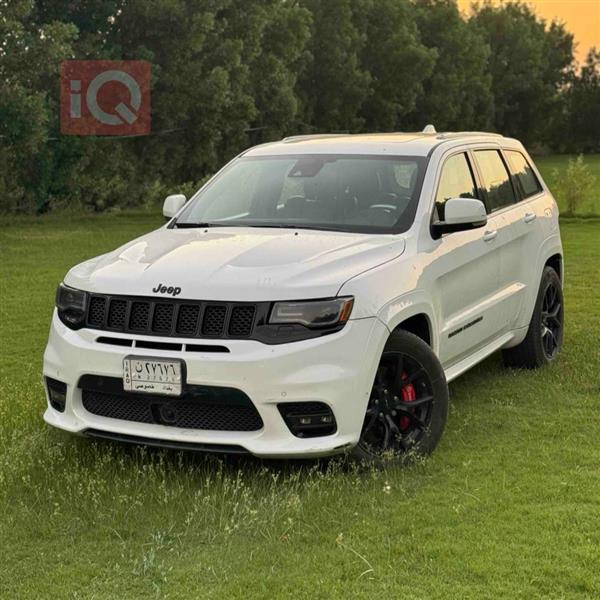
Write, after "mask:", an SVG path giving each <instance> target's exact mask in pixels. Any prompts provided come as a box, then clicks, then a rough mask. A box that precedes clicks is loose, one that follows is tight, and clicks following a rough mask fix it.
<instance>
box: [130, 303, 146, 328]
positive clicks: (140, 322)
mask: <svg viewBox="0 0 600 600" xmlns="http://www.w3.org/2000/svg"><path fill="white" fill-rule="evenodd" d="M149 313H150V304H149V303H148V302H132V303H131V315H130V316H129V327H130V328H131V329H135V330H138V331H144V330H145V329H148V315H149Z"/></svg>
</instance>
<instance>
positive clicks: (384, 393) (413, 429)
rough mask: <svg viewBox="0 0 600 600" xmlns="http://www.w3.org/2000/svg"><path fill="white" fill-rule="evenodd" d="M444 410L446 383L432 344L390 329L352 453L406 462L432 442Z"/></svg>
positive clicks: (374, 460) (361, 457)
mask: <svg viewBox="0 0 600 600" xmlns="http://www.w3.org/2000/svg"><path fill="white" fill-rule="evenodd" d="M447 414H448V385H447V384H446V377H445V375H444V370H443V369H442V365H441V364H440V362H439V360H438V359H437V357H436V355H435V354H434V353H433V351H432V350H431V348H430V347H429V346H428V345H427V344H426V343H425V342H424V341H423V340H422V339H421V338H419V337H417V336H416V335H413V334H412V333H409V332H407V331H402V330H398V331H394V332H393V333H392V334H391V336H390V338H389V340H388V341H387V343H386V346H385V348H384V350H383V354H382V356H381V360H380V362H379V366H378V368H377V373H376V375H375V381H374V382H373V387H372V390H371V396H370V398H369V403H368V405H367V410H366V414H365V419H364V423H363V427H362V431H361V436H360V440H359V442H358V444H357V445H356V446H355V447H354V449H353V451H352V455H353V457H354V458H356V459H358V460H360V461H361V462H366V463H369V464H374V465H376V466H383V465H386V464H389V463H390V462H400V463H406V462H409V461H410V460H411V459H414V458H415V457H418V456H424V455H427V454H429V453H431V452H432V451H433V449H434V448H435V447H436V446H437V444H438V442H439V440H440V438H441V437H442V433H443V431H444V426H445V424H446V417H447Z"/></svg>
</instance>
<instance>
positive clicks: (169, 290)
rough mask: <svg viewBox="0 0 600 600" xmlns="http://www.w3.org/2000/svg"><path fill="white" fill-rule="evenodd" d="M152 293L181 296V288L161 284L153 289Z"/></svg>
mask: <svg viewBox="0 0 600 600" xmlns="http://www.w3.org/2000/svg"><path fill="white" fill-rule="evenodd" d="M152 291H153V292H154V293H155V294H169V295H170V296H179V294H181V288H180V287H173V286H169V287H167V286H166V285H163V284H162V283H159V284H158V285H157V286H156V287H155V288H152Z"/></svg>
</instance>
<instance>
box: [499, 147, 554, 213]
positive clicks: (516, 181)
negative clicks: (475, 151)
mask: <svg viewBox="0 0 600 600" xmlns="http://www.w3.org/2000/svg"><path fill="white" fill-rule="evenodd" d="M509 152H513V153H514V154H519V155H520V156H521V157H522V158H523V160H524V161H525V164H527V166H528V167H529V169H530V170H531V174H532V175H533V178H534V180H535V183H536V184H537V190H536V191H535V192H532V193H531V194H525V190H524V189H523V185H522V183H521V180H520V179H519V177H518V174H517V173H513V170H512V167H511V164H510V158H509V157H508V153H509ZM502 154H503V156H504V159H505V162H506V165H507V166H508V173H509V174H510V178H511V181H512V182H513V187H514V188H515V191H516V192H517V196H518V198H519V200H518V201H519V202H521V201H523V200H527V199H528V198H532V197H533V196H537V195H538V194H541V193H542V192H543V191H544V189H543V188H542V184H541V182H540V180H539V178H538V176H537V174H536V172H535V171H534V170H533V167H532V166H531V162H530V161H529V160H527V157H526V156H525V155H524V154H523V153H522V152H521V151H520V150H515V149H513V148H502Z"/></svg>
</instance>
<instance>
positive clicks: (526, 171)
mask: <svg viewBox="0 0 600 600" xmlns="http://www.w3.org/2000/svg"><path fill="white" fill-rule="evenodd" d="M505 153H506V158H507V159H508V166H509V167H510V172H511V173H512V175H513V177H514V178H515V181H516V182H517V188H518V189H519V193H520V194H521V198H529V196H534V195H535V194H538V193H539V192H541V191H542V186H541V185H540V182H539V181H538V178H537V177H536V176H535V173H534V172H533V169H532V168H531V165H530V164H529V163H528V162H527V159H526V158H525V157H524V156H523V155H522V154H521V153H520V152H516V151H515V150H506V151H505Z"/></svg>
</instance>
